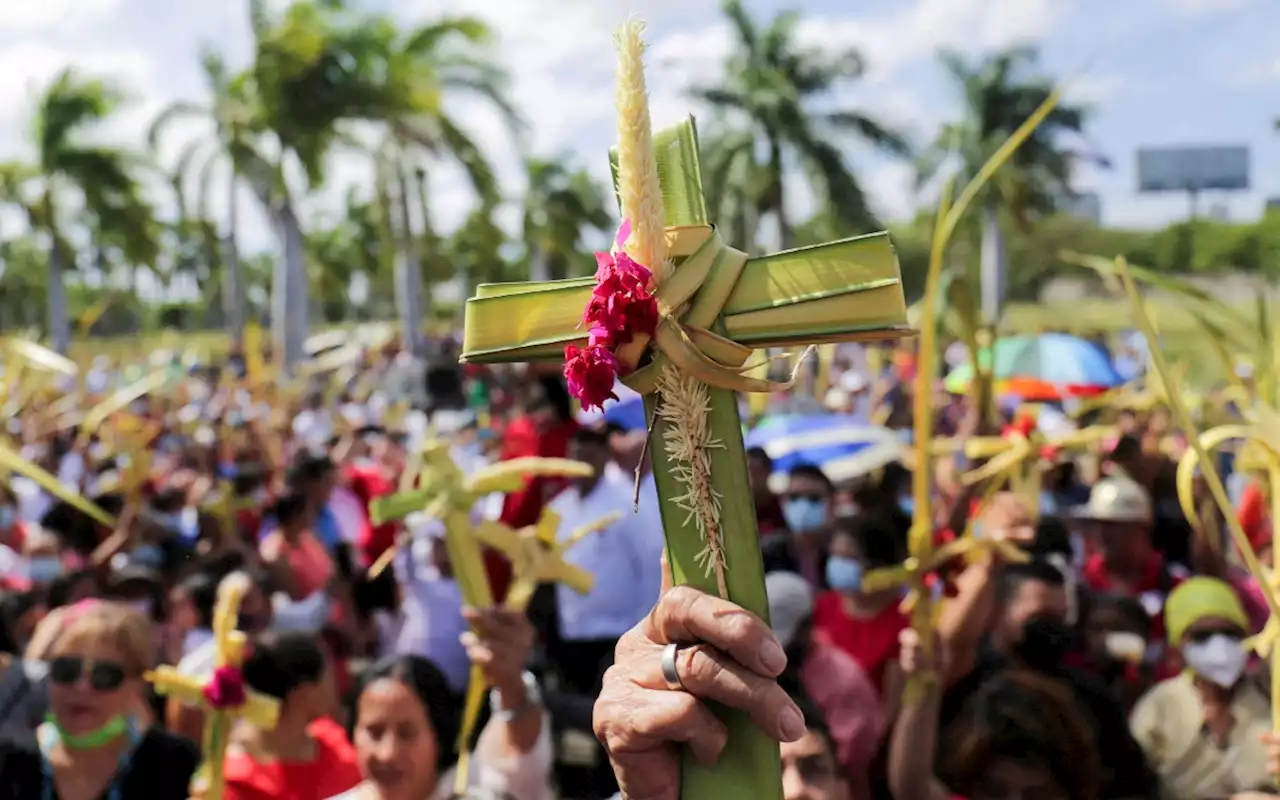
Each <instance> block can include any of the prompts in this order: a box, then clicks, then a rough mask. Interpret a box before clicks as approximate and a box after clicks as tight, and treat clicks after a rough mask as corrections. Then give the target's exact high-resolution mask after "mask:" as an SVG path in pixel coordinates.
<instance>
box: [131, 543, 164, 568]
mask: <svg viewBox="0 0 1280 800" xmlns="http://www.w3.org/2000/svg"><path fill="white" fill-rule="evenodd" d="M129 561H131V562H133V563H134V564H137V565H139V566H142V567H151V568H152V569H159V568H160V567H162V566H164V550H162V549H160V547H159V546H158V545H154V544H143V545H138V546H137V547H135V548H134V550H133V552H132V553H130V554H129Z"/></svg>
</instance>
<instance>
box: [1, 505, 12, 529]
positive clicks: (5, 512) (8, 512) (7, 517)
mask: <svg viewBox="0 0 1280 800" xmlns="http://www.w3.org/2000/svg"><path fill="white" fill-rule="evenodd" d="M14 519H15V515H14V513H13V506H0V531H7V530H9V529H10V528H12V527H13V523H14Z"/></svg>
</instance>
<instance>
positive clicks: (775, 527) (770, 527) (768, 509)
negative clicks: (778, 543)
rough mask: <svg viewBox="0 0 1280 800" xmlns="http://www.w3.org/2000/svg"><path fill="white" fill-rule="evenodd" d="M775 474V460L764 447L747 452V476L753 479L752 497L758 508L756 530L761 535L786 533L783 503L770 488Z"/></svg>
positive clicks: (753, 448)
mask: <svg viewBox="0 0 1280 800" xmlns="http://www.w3.org/2000/svg"><path fill="white" fill-rule="evenodd" d="M772 474H773V459H772V458H770V457H769V454H768V453H767V452H765V449H764V448H763V447H752V448H749V449H748V450H747V476H748V477H749V478H750V479H751V497H752V499H753V500H754V502H755V506H756V528H757V530H759V532H760V535H761V536H762V537H763V536H768V535H769V534H772V533H777V532H780V531H785V530H786V529H787V520H786V518H785V517H784V516H783V514H782V503H781V502H779V500H778V496H777V495H776V494H774V493H773V490H772V489H770V488H769V476H770V475H772Z"/></svg>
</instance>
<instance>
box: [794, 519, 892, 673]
mask: <svg viewBox="0 0 1280 800" xmlns="http://www.w3.org/2000/svg"><path fill="white" fill-rule="evenodd" d="M904 551H905V531H903V530H901V529H899V528H898V526H897V525H896V524H895V517H893V516H891V515H890V514H889V513H887V512H883V511H882V512H879V513H864V514H861V515H859V516H857V517H854V518H852V519H841V520H839V521H837V523H836V525H835V527H834V533H833V534H832V536H831V544H830V554H829V555H828V557H827V561H826V567H825V570H824V574H825V578H826V580H825V581H824V583H825V584H826V585H827V586H828V587H830V588H829V589H828V590H827V591H825V592H823V593H821V594H819V595H818V597H817V600H816V601H815V602H814V609H813V627H814V630H815V631H817V632H818V633H820V634H821V635H822V636H823V637H825V639H826V641H829V642H830V643H831V644H833V645H835V646H836V647H838V648H840V649H841V650H843V651H844V652H846V653H848V654H849V655H850V656H852V657H853V659H854V660H855V661H856V662H857V663H858V664H859V666H861V667H862V669H863V670H865V672H866V674H867V677H869V678H870V679H871V681H872V683H873V684H874V685H875V686H876V688H877V690H878V691H880V692H881V696H882V697H885V696H888V694H889V692H888V691H887V679H886V676H887V673H888V667H889V665H890V663H891V662H893V661H894V660H896V659H897V656H898V634H899V633H900V632H901V631H902V629H903V628H905V627H906V626H907V625H908V624H909V621H908V618H907V615H906V614H904V613H903V612H902V610H901V608H900V605H901V601H902V595H901V593H900V592H898V591H896V590H892V589H891V590H883V591H877V592H864V591H863V590H862V577H863V575H865V574H866V573H867V572H868V571H870V570H873V569H877V568H879V567H887V566H892V565H895V564H898V563H900V562H901V561H902V559H903V556H904V554H905V552H904Z"/></svg>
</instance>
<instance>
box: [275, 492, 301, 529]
mask: <svg viewBox="0 0 1280 800" xmlns="http://www.w3.org/2000/svg"><path fill="white" fill-rule="evenodd" d="M306 513H307V498H306V497H304V496H303V495H302V494H301V493H299V492H289V493H288V494H286V495H285V496H283V497H281V498H280V499H279V500H277V501H276V504H275V506H274V507H273V508H272V510H271V516H273V517H275V518H276V522H278V523H279V524H280V526H281V527H284V526H285V525H291V524H293V523H294V522H297V521H298V520H300V519H302V517H303V516H304V515H305V514H306Z"/></svg>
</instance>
